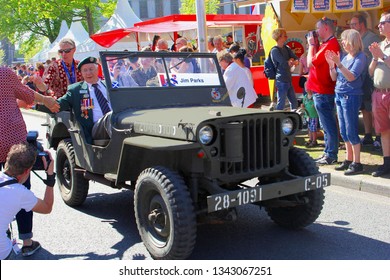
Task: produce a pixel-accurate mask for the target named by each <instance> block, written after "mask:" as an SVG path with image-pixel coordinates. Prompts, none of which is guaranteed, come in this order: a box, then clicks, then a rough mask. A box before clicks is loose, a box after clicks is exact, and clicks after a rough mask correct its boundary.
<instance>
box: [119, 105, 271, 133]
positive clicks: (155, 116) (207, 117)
mask: <svg viewBox="0 0 390 280" xmlns="http://www.w3.org/2000/svg"><path fill="white" fill-rule="evenodd" d="M259 113H266V112H265V111H262V110H259V109H246V108H235V107H215V106H212V107H211V106H209V107H190V108H162V109H148V110H145V109H142V110H131V111H129V110H127V111H125V112H121V113H118V114H116V115H115V117H114V127H116V128H117V129H119V130H128V129H131V131H132V132H133V133H137V134H143V135H154V136H160V137H167V138H174V139H183V140H187V141H196V132H197V128H198V126H199V124H201V123H203V122H207V121H212V120H214V119H220V118H229V117H234V116H242V115H253V114H259Z"/></svg>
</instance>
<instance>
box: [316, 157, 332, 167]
mask: <svg viewBox="0 0 390 280" xmlns="http://www.w3.org/2000/svg"><path fill="white" fill-rule="evenodd" d="M335 162H336V160H335V159H333V158H330V157H327V156H324V157H323V158H321V159H319V160H317V161H316V163H317V165H331V164H333V163H335Z"/></svg>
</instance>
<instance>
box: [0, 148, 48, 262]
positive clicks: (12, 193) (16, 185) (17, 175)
mask: <svg viewBox="0 0 390 280" xmlns="http://www.w3.org/2000/svg"><path fill="white" fill-rule="evenodd" d="M45 152H46V155H48V158H49V162H48V161H47V160H46V158H47V156H46V157H45V156H42V157H40V158H38V159H37V154H38V151H37V148H36V147H35V146H34V145H31V144H28V143H22V144H16V145H13V146H12V147H11V149H10V151H9V153H8V155H7V160H6V162H5V168H4V171H3V172H0V205H1V207H0V259H1V260H4V259H14V258H15V255H16V253H15V252H14V250H13V244H12V240H10V239H9V238H8V237H7V233H6V232H7V230H8V226H9V224H10V223H11V222H12V220H13V219H14V216H15V215H16V214H17V213H18V212H19V211H20V210H21V209H25V210H26V211H33V212H37V213H41V214H49V213H50V212H51V210H52V207H53V201H54V194H53V186H54V185H55V173H54V172H53V170H54V161H53V159H52V157H51V154H50V152H49V151H45ZM36 161H38V162H39V161H41V162H43V167H44V169H45V170H46V176H47V178H46V180H43V181H44V183H45V184H46V191H45V195H44V198H43V200H42V199H39V198H37V197H36V196H35V195H34V193H33V192H31V191H30V190H28V189H27V188H26V187H25V186H23V185H22V184H23V183H24V182H25V181H26V180H27V178H28V177H29V176H30V171H31V170H32V169H33V166H34V165H35V164H36ZM30 247H31V249H32V250H34V252H35V251H36V250H38V249H39V248H40V247H41V245H40V244H39V243H38V242H37V241H34V240H32V244H31V245H30Z"/></svg>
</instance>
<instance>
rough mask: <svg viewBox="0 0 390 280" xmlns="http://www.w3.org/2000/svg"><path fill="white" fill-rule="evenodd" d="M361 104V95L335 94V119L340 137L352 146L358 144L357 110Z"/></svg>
mask: <svg viewBox="0 0 390 280" xmlns="http://www.w3.org/2000/svg"><path fill="white" fill-rule="evenodd" d="M361 104H362V95H347V94H341V93H336V108H337V117H338V119H339V127H340V134H341V137H342V138H343V140H344V141H345V142H350V143H351V144H352V145H356V144H359V143H360V138H359V110H360V106H361Z"/></svg>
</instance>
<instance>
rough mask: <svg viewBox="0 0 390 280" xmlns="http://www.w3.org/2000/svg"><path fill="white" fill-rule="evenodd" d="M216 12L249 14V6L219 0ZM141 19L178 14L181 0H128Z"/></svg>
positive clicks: (230, 0)
mask: <svg viewBox="0 0 390 280" xmlns="http://www.w3.org/2000/svg"><path fill="white" fill-rule="evenodd" d="M220 2H221V4H220V8H219V10H218V14H250V8H249V7H247V8H239V9H237V8H236V6H235V5H234V4H232V2H233V1H232V0H221V1H220ZM129 3H130V6H131V7H132V9H133V11H134V13H135V14H136V15H137V16H138V17H139V18H140V19H141V20H148V19H152V18H157V17H162V16H169V15H172V14H180V6H181V0H129Z"/></svg>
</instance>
